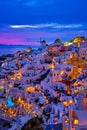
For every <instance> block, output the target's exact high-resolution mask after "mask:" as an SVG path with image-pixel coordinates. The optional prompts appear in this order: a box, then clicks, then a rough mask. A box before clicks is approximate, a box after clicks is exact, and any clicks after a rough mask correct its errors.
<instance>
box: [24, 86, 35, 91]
mask: <svg viewBox="0 0 87 130" xmlns="http://www.w3.org/2000/svg"><path fill="white" fill-rule="evenodd" d="M26 91H27V92H34V91H35V88H33V87H28V88H26Z"/></svg>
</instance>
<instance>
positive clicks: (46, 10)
mask: <svg viewBox="0 0 87 130" xmlns="http://www.w3.org/2000/svg"><path fill="white" fill-rule="evenodd" d="M77 35H78V36H81V35H84V36H86V37H87V0H0V43H1V44H22V45H39V40H40V37H41V38H42V39H45V40H46V41H47V43H52V42H53V41H54V40H55V39H56V38H60V39H61V40H62V41H69V40H71V39H72V38H74V37H75V36H77Z"/></svg>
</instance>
